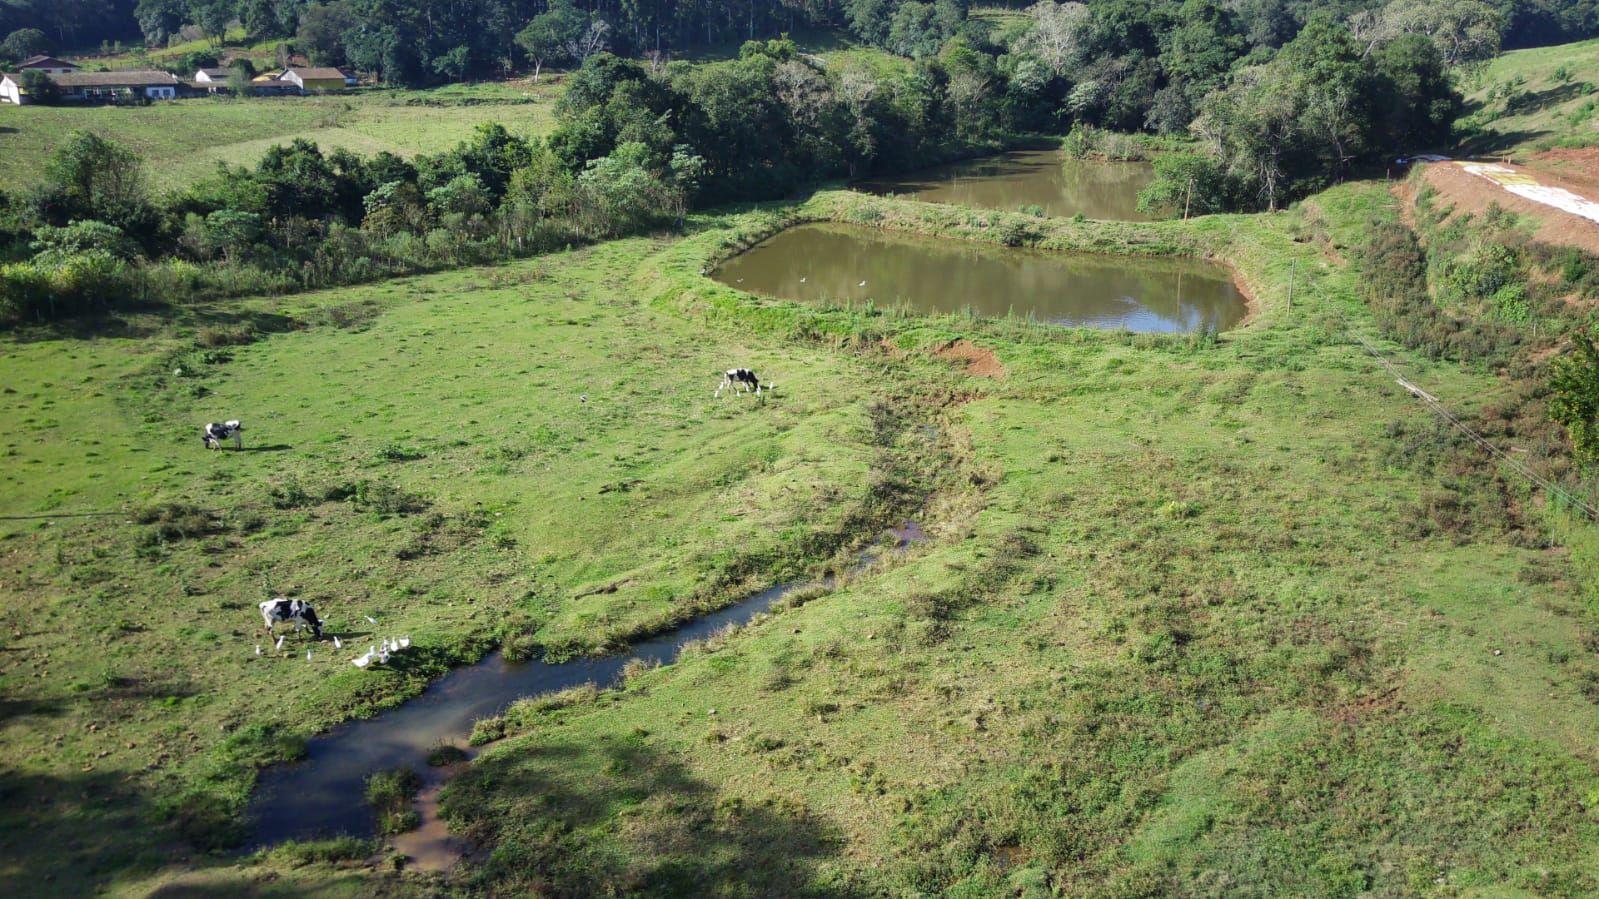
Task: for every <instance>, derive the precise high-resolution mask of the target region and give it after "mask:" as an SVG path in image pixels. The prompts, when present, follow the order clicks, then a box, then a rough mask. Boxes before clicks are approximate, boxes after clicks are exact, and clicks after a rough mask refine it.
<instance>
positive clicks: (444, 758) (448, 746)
mask: <svg viewBox="0 0 1599 899" xmlns="http://www.w3.org/2000/svg"><path fill="white" fill-rule="evenodd" d="M464 761H466V750H464V749H462V748H461V747H459V746H457V745H455V744H454V743H440V744H439V745H437V746H435V747H433V748H432V749H429V750H428V755H427V762H428V766H429V767H432V768H442V767H444V766H445V765H453V764H455V763H456V762H464Z"/></svg>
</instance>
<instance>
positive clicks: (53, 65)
mask: <svg viewBox="0 0 1599 899" xmlns="http://www.w3.org/2000/svg"><path fill="white" fill-rule="evenodd" d="M28 69H38V70H39V71H41V72H43V73H45V74H46V75H65V74H67V73H69V72H76V71H78V66H77V65H76V64H75V63H70V62H67V61H66V60H64V59H56V58H55V57H54V56H34V57H30V58H28V59H24V60H23V61H22V62H20V63H18V64H17V73H18V74H21V73H23V72H26V71H27V70H28Z"/></svg>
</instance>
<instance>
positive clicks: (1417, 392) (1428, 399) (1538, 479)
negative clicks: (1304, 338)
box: [1335, 310, 1599, 521]
mask: <svg viewBox="0 0 1599 899" xmlns="http://www.w3.org/2000/svg"><path fill="white" fill-rule="evenodd" d="M1335 313H1336V314H1337V315H1338V318H1339V319H1340V320H1341V321H1342V322H1343V326H1344V333H1346V334H1348V335H1349V336H1350V337H1353V338H1354V339H1355V341H1356V342H1358V343H1359V344H1360V345H1361V346H1362V347H1364V348H1365V350H1366V352H1368V353H1370V354H1371V357H1372V358H1373V359H1376V360H1377V363H1378V364H1379V365H1381V366H1382V367H1383V368H1384V369H1386V370H1387V372H1388V373H1389V374H1390V375H1393V376H1394V380H1395V381H1397V382H1398V383H1399V386H1400V387H1403V388H1405V390H1407V391H1409V392H1410V394H1411V395H1412V396H1414V397H1415V398H1416V399H1419V400H1421V401H1422V402H1423V403H1425V404H1426V405H1427V408H1429V409H1431V410H1432V411H1433V412H1434V413H1435V414H1436V415H1438V416H1439V417H1440V418H1442V419H1444V420H1445V421H1447V422H1449V423H1450V424H1451V425H1453V426H1454V427H1455V429H1456V430H1458V431H1459V432H1460V433H1462V434H1465V435H1466V437H1467V438H1468V439H1470V440H1471V442H1473V443H1475V444H1477V445H1478V446H1480V447H1482V448H1483V449H1485V450H1487V451H1488V453H1489V454H1490V455H1492V456H1493V457H1494V458H1496V459H1498V460H1500V461H1501V462H1504V463H1505V464H1506V465H1509V466H1510V467H1511V468H1512V469H1514V470H1515V471H1516V472H1517V473H1518V474H1520V475H1521V476H1522V477H1524V478H1526V479H1527V480H1529V481H1531V482H1533V483H1534V484H1537V485H1538V486H1539V487H1542V488H1543V489H1544V490H1545V491H1546V492H1548V493H1550V494H1553V495H1555V496H1558V497H1560V498H1562V499H1564V500H1565V501H1566V502H1569V503H1571V504H1572V505H1574V506H1576V507H1577V508H1578V509H1580V510H1582V511H1583V512H1584V513H1585V514H1586V515H1587V516H1588V517H1589V518H1590V519H1592V520H1595V521H1599V508H1595V507H1594V506H1593V504H1591V503H1589V502H1587V501H1586V500H1583V499H1581V498H1579V497H1577V496H1575V495H1573V494H1572V493H1571V491H1569V490H1567V489H1566V488H1564V487H1561V486H1560V485H1559V484H1556V483H1554V482H1553V481H1550V480H1549V479H1548V478H1545V477H1543V476H1542V475H1540V474H1538V473H1537V472H1535V471H1533V470H1532V469H1531V468H1528V467H1527V466H1526V465H1525V464H1524V463H1522V462H1520V461H1518V460H1516V459H1513V458H1511V456H1510V455H1509V454H1508V453H1506V452H1505V451H1504V450H1501V449H1500V448H1499V447H1497V446H1494V445H1493V443H1492V442H1490V441H1489V440H1488V438H1486V437H1484V436H1482V435H1481V434H1479V433H1477V432H1476V431H1475V430H1473V429H1472V428H1471V426H1470V425H1468V424H1466V423H1465V422H1463V421H1461V420H1460V418H1459V417H1458V416H1456V415H1455V414H1454V413H1453V412H1450V411H1449V409H1448V407H1446V406H1445V405H1444V404H1443V401H1441V400H1439V399H1438V398H1437V397H1436V396H1433V395H1432V394H1431V393H1428V392H1427V391H1426V390H1423V389H1422V388H1421V387H1419V386H1418V385H1416V384H1415V383H1414V382H1412V381H1411V380H1410V379H1408V378H1406V377H1405V376H1404V375H1403V374H1401V373H1400V371H1399V368H1398V367H1397V366H1395V365H1394V364H1393V363H1392V362H1390V361H1388V358H1387V357H1386V356H1384V355H1383V354H1382V353H1381V352H1379V351H1378V350H1377V348H1376V347H1374V346H1372V345H1371V342H1370V341H1368V340H1366V338H1364V337H1362V336H1360V335H1359V334H1357V333H1355V330H1354V329H1353V328H1351V327H1349V319H1348V318H1347V317H1345V316H1344V314H1343V312H1342V311H1341V310H1335Z"/></svg>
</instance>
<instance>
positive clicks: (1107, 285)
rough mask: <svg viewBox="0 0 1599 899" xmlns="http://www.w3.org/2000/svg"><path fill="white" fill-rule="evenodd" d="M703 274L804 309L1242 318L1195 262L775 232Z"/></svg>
mask: <svg viewBox="0 0 1599 899" xmlns="http://www.w3.org/2000/svg"><path fill="white" fill-rule="evenodd" d="M714 277H715V278H716V279H717V280H719V281H721V282H722V283H724V284H728V285H732V286H734V287H738V288H739V289H741V290H748V291H751V292H753V293H760V294H766V295H768V296H774V297H781V298H783V299H790V300H800V301H804V302H813V303H815V302H846V303H850V302H854V303H859V302H865V301H867V300H872V301H874V302H875V303H877V304H878V305H880V306H887V305H896V304H903V305H905V306H907V307H909V308H911V309H914V310H916V311H919V312H962V311H965V310H970V311H972V312H974V313H976V314H978V315H982V316H989V317H997V316H1003V315H1007V314H1014V315H1022V316H1025V315H1029V314H1031V315H1032V316H1033V317H1034V318H1035V319H1037V320H1040V321H1045V322H1050V323H1053V324H1060V325H1073V326H1090V327H1100V328H1127V329H1129V330H1132V331H1141V332H1193V331H1206V330H1216V331H1220V330H1224V329H1226V328H1229V327H1231V326H1233V325H1235V324H1237V323H1238V322H1239V321H1240V320H1241V319H1242V318H1243V317H1244V315H1245V312H1246V308H1245V304H1244V299H1243V296H1242V295H1241V294H1240V293H1239V292H1238V288H1237V287H1236V286H1235V285H1234V284H1233V280H1232V277H1231V275H1230V274H1229V273H1228V272H1227V270H1226V269H1224V268H1222V267H1220V266H1217V265H1213V264H1210V263H1206V262H1200V261H1197V260H1188V259H1145V258H1137V257H1123V256H1099V255H1089V254H1065V253H1051V252H1043V251H1034V250H1012V249H1006V248H1003V247H993V246H987V245H982V244H972V243H964V242H961V241H949V240H937V239H932V238H924V237H916V236H912V235H904V234H896V233H892V232H884V231H878V230H875V229H871V228H862V227H856V226H851V225H838V224H830V223H826V224H811V225H801V226H799V227H795V228H790V229H788V230H786V231H783V232H781V233H779V234H777V235H776V236H774V237H772V238H770V239H768V240H766V241H764V242H762V243H760V244H758V245H757V246H755V247H754V248H752V249H751V250H750V251H749V252H747V253H743V254H741V255H739V256H736V257H734V258H733V259H731V260H728V262H727V263H725V264H724V265H723V266H722V267H721V268H720V269H718V270H717V271H716V272H715V274H714ZM862 282H864V284H863V283H862Z"/></svg>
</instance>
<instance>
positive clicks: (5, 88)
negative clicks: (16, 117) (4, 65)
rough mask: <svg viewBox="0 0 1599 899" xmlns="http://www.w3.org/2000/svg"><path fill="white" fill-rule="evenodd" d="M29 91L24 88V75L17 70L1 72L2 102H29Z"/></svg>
mask: <svg viewBox="0 0 1599 899" xmlns="http://www.w3.org/2000/svg"><path fill="white" fill-rule="evenodd" d="M27 96H28V95H27V92H26V91H24V90H23V89H22V75H21V74H19V73H17V72H5V73H0V103H13V104H15V105H17V106H21V105H22V104H23V103H25V102H27V101H26V99H25V98H26V97H27Z"/></svg>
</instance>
